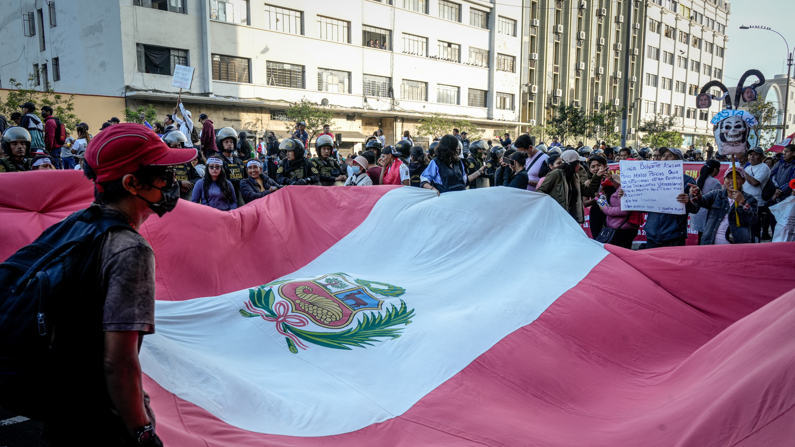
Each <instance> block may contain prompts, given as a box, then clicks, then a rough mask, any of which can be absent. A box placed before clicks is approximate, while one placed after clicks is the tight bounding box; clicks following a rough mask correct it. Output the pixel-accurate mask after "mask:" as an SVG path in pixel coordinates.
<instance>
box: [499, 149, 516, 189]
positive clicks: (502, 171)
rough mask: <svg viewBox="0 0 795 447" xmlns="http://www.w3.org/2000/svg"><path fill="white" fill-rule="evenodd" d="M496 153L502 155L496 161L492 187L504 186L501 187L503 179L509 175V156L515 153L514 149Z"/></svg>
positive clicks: (501, 150)
mask: <svg viewBox="0 0 795 447" xmlns="http://www.w3.org/2000/svg"><path fill="white" fill-rule="evenodd" d="M498 151H499V152H498V153H501V154H502V155H501V156H500V157H499V158H498V159H497V170H496V171H495V172H494V185H495V186H505V185H503V178H505V176H506V175H508V176H510V175H511V167H510V166H509V163H510V157H511V155H513V154H515V153H516V149H508V150H505V149H502V148H500V149H498Z"/></svg>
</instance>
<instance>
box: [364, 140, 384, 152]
mask: <svg viewBox="0 0 795 447" xmlns="http://www.w3.org/2000/svg"><path fill="white" fill-rule="evenodd" d="M364 148H365V149H366V150H371V149H372V150H378V151H380V150H381V149H383V146H382V145H381V141H380V140H379V139H378V138H376V139H375V140H370V141H368V142H367V145H366V146H365V147H364Z"/></svg>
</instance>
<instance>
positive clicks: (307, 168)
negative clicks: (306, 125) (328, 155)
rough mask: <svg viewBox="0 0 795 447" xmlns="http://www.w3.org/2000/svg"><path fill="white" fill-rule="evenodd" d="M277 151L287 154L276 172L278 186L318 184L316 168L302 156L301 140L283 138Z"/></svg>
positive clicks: (302, 144)
mask: <svg viewBox="0 0 795 447" xmlns="http://www.w3.org/2000/svg"><path fill="white" fill-rule="evenodd" d="M279 150H283V151H285V153H286V154H287V158H285V159H284V160H282V162H281V163H280V164H279V169H277V170H276V181H277V182H278V183H279V184H280V185H314V184H316V183H318V182H320V177H319V172H318V170H317V168H315V167H314V166H313V165H312V163H311V162H310V161H309V160H307V159H306V157H305V156H304V155H305V150H304V143H302V142H301V140H298V139H296V138H285V139H284V141H282V143H281V144H280V145H279Z"/></svg>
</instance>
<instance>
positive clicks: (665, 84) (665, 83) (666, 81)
mask: <svg viewBox="0 0 795 447" xmlns="http://www.w3.org/2000/svg"><path fill="white" fill-rule="evenodd" d="M671 84H673V80H672V79H671V78H662V89H663V90H671Z"/></svg>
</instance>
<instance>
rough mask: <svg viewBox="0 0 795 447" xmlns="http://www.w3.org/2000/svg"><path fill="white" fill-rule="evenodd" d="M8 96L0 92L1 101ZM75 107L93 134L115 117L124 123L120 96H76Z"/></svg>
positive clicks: (122, 102) (38, 105) (3, 91)
mask: <svg viewBox="0 0 795 447" xmlns="http://www.w3.org/2000/svg"><path fill="white" fill-rule="evenodd" d="M7 95H8V90H0V101H5V99H6V96H7ZM66 96H68V95H66V94H64V97H66ZM74 106H75V110H74V113H75V115H77V117H78V118H80V121H82V122H84V123H86V124H88V128H89V129H90V130H91V132H92V133H94V132H95V131H97V130H99V128H100V126H102V123H104V122H105V121H107V120H109V119H110V118H111V117H114V116H115V117H117V118H119V119H120V120H121V121H122V122H124V98H121V97H118V96H92V95H75V99H74ZM37 107H41V104H37ZM36 113H38V111H37V112H36ZM6 118H8V117H7V116H6ZM71 130H74V129H71Z"/></svg>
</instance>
